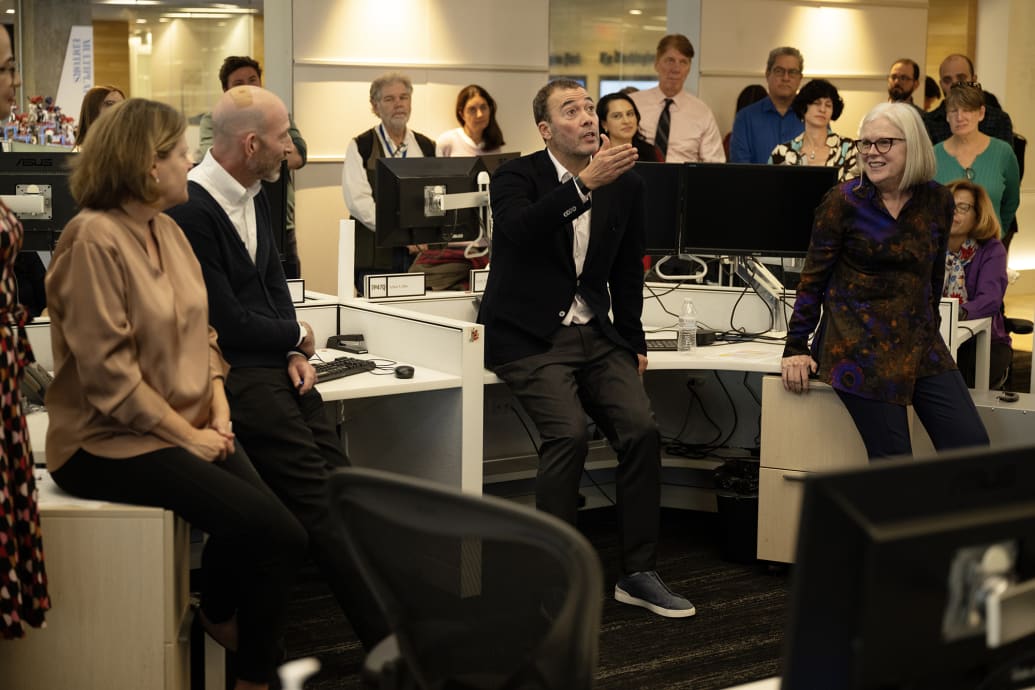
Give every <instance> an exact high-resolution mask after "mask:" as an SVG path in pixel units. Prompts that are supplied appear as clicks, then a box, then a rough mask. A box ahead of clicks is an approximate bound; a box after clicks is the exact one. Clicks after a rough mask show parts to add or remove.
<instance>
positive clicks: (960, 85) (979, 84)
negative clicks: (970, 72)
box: [950, 81, 981, 89]
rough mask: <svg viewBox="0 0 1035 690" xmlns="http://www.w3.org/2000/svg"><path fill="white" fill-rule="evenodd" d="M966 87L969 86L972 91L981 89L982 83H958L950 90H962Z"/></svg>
mask: <svg viewBox="0 0 1035 690" xmlns="http://www.w3.org/2000/svg"><path fill="white" fill-rule="evenodd" d="M964 86H969V87H970V88H972V89H980V88H981V82H979V81H958V82H956V83H955V84H953V85H952V86H951V87H950V88H953V89H960V88H963V87H964Z"/></svg>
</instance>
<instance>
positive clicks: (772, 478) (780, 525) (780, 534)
mask: <svg viewBox="0 0 1035 690" xmlns="http://www.w3.org/2000/svg"><path fill="white" fill-rule="evenodd" d="M807 476H808V473H807V472H793V471H790V470H775V469H771V468H767V467H763V468H762V469H761V470H760V472H759V476H758V558H759V559H760V560H763V561H777V562H779V563H790V562H791V561H793V560H794V550H795V548H797V541H798V519H799V517H800V516H801V497H802V490H803V489H804V482H805V477H807Z"/></svg>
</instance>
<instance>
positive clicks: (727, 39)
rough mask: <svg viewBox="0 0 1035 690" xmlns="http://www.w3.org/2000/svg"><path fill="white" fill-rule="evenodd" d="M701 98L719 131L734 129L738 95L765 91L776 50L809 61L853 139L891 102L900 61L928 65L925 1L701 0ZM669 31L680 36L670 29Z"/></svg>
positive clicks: (809, 71)
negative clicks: (831, 92)
mask: <svg viewBox="0 0 1035 690" xmlns="http://www.w3.org/2000/svg"><path fill="white" fill-rule="evenodd" d="M700 24H701V26H702V27H703V30H702V31H701V49H700V53H699V54H700V60H699V62H700V68H701V79H700V89H699V94H698V95H699V96H700V97H701V98H702V99H704V101H705V102H706V103H708V104H709V105H710V106H711V108H712V111H713V112H714V113H715V118H716V120H717V121H718V123H719V129H720V130H721V131H723V132H728V131H730V129H732V127H733V114H734V112H733V110H734V106H735V104H736V101H737V95H738V94H739V93H740V90H741V89H743V88H744V87H745V86H747V85H749V84H762V85H763V86H764V85H765V63H766V58H767V57H768V55H769V51H770V50H771V49H772V48H775V47H777V46H785V45H789V46H794V47H796V48H798V49H799V50H800V51H801V52H802V55H803V56H804V58H805V77H806V79H805V80H804V81H803V82H802V83H803V84H804V83H806V81H807V80H808V79H809V78H816V77H822V78H824V79H827V80H829V81H830V82H832V83H833V84H834V86H836V87H837V89H838V91H839V92H840V94H841V97H842V98H843V99H844V101H845V110H844V113H843V114H842V115H841V118H840V119H839V120H838V121H837V122H835V123H833V127H834V130H835V131H837V132H838V133H839V134H842V135H844V136H850V137H854V136H856V134H857V130H858V123H859V121H860V120H861V119H862V117H863V115H865V114H866V112H867V111H868V110H869V109H870V108H872V107H873V106H874V105H876V104H877V103H880V102H882V101H885V100H887V97H888V94H887V73H888V69H889V68H890V67H891V65H892V63H894V62H895V60H897V59H899V58H902V57H912V58H913V59H915V60H917V62H923V57H924V54H925V52H926V45H927V0H901V1H900V2H882V3H869V2H864V1H863V0H847V1H842V2H831V3H823V4H822V5H820V4H818V3H814V2H791V1H785V0H701V19H700ZM669 29H670V30H680V29H679V27H673V26H672V25H671V23H670V25H669Z"/></svg>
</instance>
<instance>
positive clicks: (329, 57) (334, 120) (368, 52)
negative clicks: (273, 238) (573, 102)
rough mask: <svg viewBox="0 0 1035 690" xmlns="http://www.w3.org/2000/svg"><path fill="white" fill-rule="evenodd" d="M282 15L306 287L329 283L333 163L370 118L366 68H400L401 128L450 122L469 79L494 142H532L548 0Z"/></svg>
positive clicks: (297, 9)
mask: <svg viewBox="0 0 1035 690" xmlns="http://www.w3.org/2000/svg"><path fill="white" fill-rule="evenodd" d="M268 5H269V3H267V9H269V7H268ZM291 24H292V26H293V29H292V33H293V40H292V59H293V67H292V77H293V84H294V87H293V100H294V114H295V121H296V123H297V124H298V128H299V130H300V131H301V132H302V135H303V136H304V137H305V139H306V143H307V144H308V145H309V164H308V165H307V166H306V167H305V168H303V169H301V170H299V171H298V172H296V173H295V224H296V228H297V233H298V245H299V254H300V258H301V261H302V268H303V274H304V277H305V278H306V281H307V282H306V287H307V288H312V289H316V290H319V291H322V292H328V293H334V292H335V291H336V290H337V255H338V254H337V235H338V230H337V228H338V219H339V218H344V217H346V208H345V202H344V200H343V198H342V194H341V169H342V163H343V161H344V156H345V147H346V146H347V144H348V141H349V139H351V138H352V137H354V136H355V135H357V134H359V133H360V132H362V131H364V130H366V129H369V128H370V127H372V126H373V125H374V124H376V123H377V118H376V117H375V116H374V115H373V113H372V112H371V110H370V99H369V87H370V82H371V80H372V79H373V78H374V77H376V76H377V75H379V74H381V73H383V72H386V71H389V70H397V71H401V72H405V73H406V74H408V75H409V76H410V78H411V79H412V80H413V82H414V94H413V115H412V116H411V119H410V127H411V128H412V129H414V130H416V131H418V132H421V133H423V134H425V135H427V136H429V137H431V138H432V139H434V138H436V137H437V136H438V135H439V134H441V133H442V132H444V131H446V130H447V129H452V128H454V127H456V126H457V122H456V120H455V119H454V117H453V109H454V107H455V104H456V94H457V92H458V91H459V90H460V88H461V87H463V86H465V85H467V84H471V83H477V84H481V85H482V86H484V87H485V88H486V89H487V90H488V91H489V92H490V93H491V94H492V95H493V97H494V98H495V99H496V102H497V104H498V106H499V112H498V120H499V122H500V127H501V128H502V130H503V134H504V137H505V139H506V141H507V144H506V146H505V147H504V148H505V149H506V150H508V151H515V150H517V151H522V152H525V153H527V152H530V151H533V150H535V149H537V148H540V147H541V146H542V141H541V139H539V137H538V134H537V132H536V128H535V124H534V123H533V121H532V97H533V96H534V95H535V92H536V91H537V90H538V89H539V87H540V86H542V85H543V84H544V83H545V82H546V78H547V74H548V55H549V45H548V40H547V39H548V35H549V2H548V0H523V2H519V3H511V2H498V1H495V0H493V1H490V2H486V1H484V0H405V1H401V2H396V3H393V4H391V5H390V6H389V5H387V4H385V3H378V2H372V1H370V0H299V1H297V2H293V3H292V17H291ZM266 27H267V30H266V31H267V35H269V33H270V32H271V31H275V30H279V31H283V30H284V29H285V27H283V26H282V25H281V26H279V27H276V28H275V26H274V22H273V21H270V19H269V17H267V22H266Z"/></svg>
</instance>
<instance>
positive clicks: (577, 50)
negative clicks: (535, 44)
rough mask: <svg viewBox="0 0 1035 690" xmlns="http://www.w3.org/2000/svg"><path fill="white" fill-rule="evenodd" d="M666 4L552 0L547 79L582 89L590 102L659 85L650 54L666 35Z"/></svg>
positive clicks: (657, 0) (632, 0)
mask: <svg viewBox="0 0 1035 690" xmlns="http://www.w3.org/2000/svg"><path fill="white" fill-rule="evenodd" d="M666 4H667V3H666V1H665V0H553V1H552V2H551V3H550V76H551V77H561V76H563V77H569V78H574V79H576V80H578V81H579V82H581V83H583V84H585V86H586V90H587V91H589V94H590V95H591V96H593V97H594V98H600V96H602V95H605V94H608V93H613V92H615V91H618V90H619V89H621V88H623V87H624V86H636V87H637V88H641V89H642V88H650V87H652V86H656V85H657V82H658V78H657V74H656V73H655V72H654V51H655V49H656V48H657V45H658V40H660V39H661V37H662V36H664V35H665V34H666V33H667V30H666V15H665V13H666Z"/></svg>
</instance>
